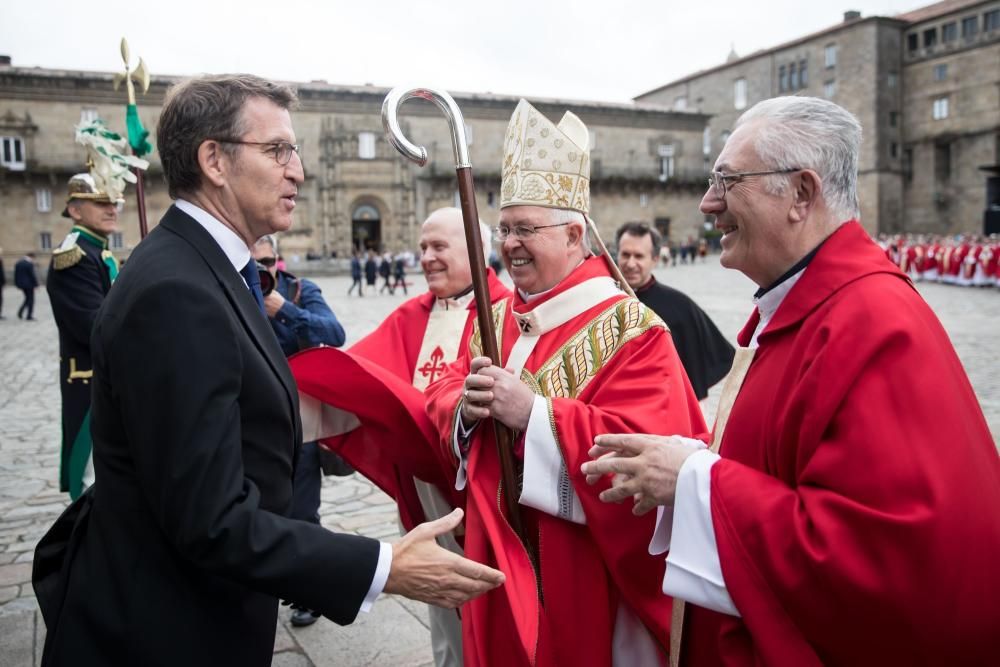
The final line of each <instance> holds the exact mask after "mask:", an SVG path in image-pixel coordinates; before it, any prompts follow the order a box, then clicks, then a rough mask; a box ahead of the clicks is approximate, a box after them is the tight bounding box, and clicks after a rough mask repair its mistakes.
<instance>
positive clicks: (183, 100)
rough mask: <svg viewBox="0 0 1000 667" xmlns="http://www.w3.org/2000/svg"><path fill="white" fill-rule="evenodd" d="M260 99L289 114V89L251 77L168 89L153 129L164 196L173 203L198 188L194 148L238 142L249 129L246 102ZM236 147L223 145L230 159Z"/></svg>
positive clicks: (204, 80) (191, 81)
mask: <svg viewBox="0 0 1000 667" xmlns="http://www.w3.org/2000/svg"><path fill="white" fill-rule="evenodd" d="M254 97H259V98H263V99H266V100H270V101H271V102H273V103H274V104H276V105H277V106H279V107H280V108H282V109H291V108H292V107H293V106H294V105H295V103H296V101H297V97H296V95H295V92H294V91H293V90H292V89H291V88H289V87H288V86H285V85H282V84H277V83H273V82H271V81H268V80H266V79H262V78H260V77H257V76H253V75H251V74H230V75H223V76H205V77H199V78H195V79H188V80H187V81H182V82H181V83H178V84H177V85H175V86H173V87H172V88H171V89H170V90H169V91H168V92H167V99H166V101H165V102H164V104H163V110H162V112H161V113H160V121H159V123H158V124H157V128H156V143H157V149H158V150H159V152H160V163H161V164H162V165H163V176H164V178H166V181H167V191H168V192H169V194H170V196H171V197H172V198H174V199H176V198H177V197H179V196H180V195H182V194H185V193H190V192H195V191H196V190H197V189H198V188H199V187H200V185H201V168H200V167H199V166H198V148H199V147H200V146H201V144H202V142H204V141H207V140H209V139H217V140H227V141H235V140H239V139H240V138H241V137H242V136H243V135H244V134H246V132H247V131H248V129H249V128H247V127H246V125H245V121H244V118H243V107H244V106H245V105H246V103H247V100H249V99H251V98H254ZM239 148H240V145H239V144H227V143H224V144H222V150H223V151H224V152H226V153H227V154H228V155H235V154H236V151H237V150H238V149H239Z"/></svg>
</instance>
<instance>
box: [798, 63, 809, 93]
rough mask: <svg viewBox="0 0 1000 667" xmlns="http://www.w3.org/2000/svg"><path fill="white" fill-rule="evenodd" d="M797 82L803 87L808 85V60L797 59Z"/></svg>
mask: <svg viewBox="0 0 1000 667" xmlns="http://www.w3.org/2000/svg"><path fill="white" fill-rule="evenodd" d="M799 84H801V86H802V87H803V88H805V87H806V86H808V85H809V61H807V60H800V61H799Z"/></svg>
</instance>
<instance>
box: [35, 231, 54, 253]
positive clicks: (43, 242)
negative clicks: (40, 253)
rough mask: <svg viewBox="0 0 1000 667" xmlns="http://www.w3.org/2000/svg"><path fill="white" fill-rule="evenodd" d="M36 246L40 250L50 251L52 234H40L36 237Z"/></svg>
mask: <svg viewBox="0 0 1000 667" xmlns="http://www.w3.org/2000/svg"><path fill="white" fill-rule="evenodd" d="M38 245H39V247H40V248H41V249H42V250H52V234H51V233H50V232H42V233H40V234H39V235H38Z"/></svg>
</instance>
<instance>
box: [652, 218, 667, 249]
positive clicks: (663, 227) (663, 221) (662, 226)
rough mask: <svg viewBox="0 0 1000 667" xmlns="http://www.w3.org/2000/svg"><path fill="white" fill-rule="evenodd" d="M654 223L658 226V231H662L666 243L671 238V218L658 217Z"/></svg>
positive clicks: (661, 234)
mask: <svg viewBox="0 0 1000 667" xmlns="http://www.w3.org/2000/svg"><path fill="white" fill-rule="evenodd" d="M653 225H654V226H655V227H656V231H658V232H660V236H661V237H663V242H664V243H666V242H667V241H669V240H670V218H656V220H654V221H653Z"/></svg>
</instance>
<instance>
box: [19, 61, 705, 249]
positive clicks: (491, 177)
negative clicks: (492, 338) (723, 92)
mask: <svg viewBox="0 0 1000 667" xmlns="http://www.w3.org/2000/svg"><path fill="white" fill-rule="evenodd" d="M111 79H112V75H111V74H110V73H95V72H79V71H63V70H50V69H42V68H18V67H13V66H11V65H10V64H9V63H6V64H3V63H2V62H0V137H2V140H3V142H4V144H3V150H7V148H8V147H10V148H11V149H12V150H10V151H9V152H8V153H7V156H8V157H9V158H10V159H7V160H6V162H5V164H3V165H2V166H0V202H2V203H3V211H4V216H3V218H2V219H0V247H2V248H3V253H4V256H5V258H10V259H11V260H13V259H14V258H16V257H17V256H19V255H20V254H22V253H24V252H26V251H28V250H34V251H35V252H36V253H39V263H40V264H42V265H44V264H45V263H47V253H48V251H50V250H51V249H52V248H53V247H57V246H58V244H59V242H60V241H61V240H62V238H63V236H64V235H65V233H66V231H67V230H68V229H69V226H70V225H69V223H68V221H67V220H66V219H65V218H62V217H60V215H59V214H60V213H61V211H62V208H63V204H64V200H65V193H66V182H67V180H68V179H69V177H70V175H72V174H73V173H76V172H79V171H82V170H83V168H84V165H83V159H84V151H83V149H82V148H81V147H79V146H77V145H75V144H74V142H73V126H74V125H76V124H77V123H79V122H80V120H81V119H83V118H90V117H93V116H97V117H100V118H102V119H104V120H105V121H106V122H107V124H108V125H109V126H110V127H111V128H112V129H116V130H119V131H123V130H124V127H125V118H124V116H125V106H124V99H123V94H122V93H121V92H115V91H114V90H113V89H112V82H111ZM176 80H177V79H176V78H172V77H156V78H154V79H153V81H152V85H151V88H150V90H149V92H148V94H146V95H144V96H141V97H140V98H139V113H140V116H141V118H142V120H143V123H144V124H145V125H146V127H147V129H150V130H151V131H153V133H154V135H155V127H156V123H157V119H158V114H159V110H160V106H161V105H162V102H163V98H164V95H165V93H166V90H167V88H168V87H169V86H170V85H171V84H172V83H174V82H175V81H176ZM292 85H293V86H294V87H295V88H296V90H297V91H298V94H299V98H300V104H299V108H298V109H297V110H296V111H295V112H294V113H293V114H292V121H293V125H294V127H295V131H296V135H297V141H298V142H299V144H300V145H301V147H302V151H301V155H302V159H303V163H304V166H305V173H306V180H305V182H304V183H303V184H302V186H301V187H300V188H299V197H298V202H297V203H298V205H297V207H296V215H295V223H294V226H293V228H292V230H290V231H289V232H288V233H286V234H284V235H283V240H282V253H283V254H284V255H285V256H286V257H294V256H296V255H297V256H299V257H301V258H303V259H304V258H305V257H306V256H307V255H308V256H316V257H318V256H325V257H329V256H330V255H331V254H332V253H334V252H335V253H337V255H338V256H339V257H346V256H348V255H349V254H350V252H351V250H352V248H354V247H362V248H375V249H379V250H382V249H385V250H389V251H393V252H395V251H398V250H401V249H404V248H408V249H412V250H415V249H416V245H417V239H418V236H419V227H420V223H421V222H422V221H423V219H424V218H425V217H426V216H427V215H428V214H429V213H430V212H431V211H432V210H434V209H435V208H438V207H440V206H448V205H454V203H455V200H456V185H455V170H454V158H453V150H452V146H451V139H450V132H449V128H448V126H447V121H446V120H445V118H444V117H443V116H442V115H441V113H440V111H438V110H437V108H436V107H435V106H433V105H431V104H428V103H425V102H422V101H420V100H414V101H410V102H407V103H406V104H405V105H404V106H403V108H402V109H401V114H400V115H401V119H402V124H403V126H404V130H405V132H406V133H407V136H408V137H409V138H410V139H411V141H413V142H415V143H418V144H421V145H425V146H426V147H427V149H428V151H429V154H430V155H429V157H430V160H429V163H428V164H427V165H426V166H425V167H423V168H420V167H417V166H416V165H414V164H411V163H409V162H407V161H405V160H404V159H403V158H402V157H401V156H400V155H399V154H398V153H397V152H396V151H395V150H394V149H393V148H392V147H391V146H390V145H389V144H388V142H387V141H386V140H385V137H384V135H383V130H382V124H381V116H380V112H381V105H382V101H383V99H384V97H385V94H386V93H387V92H388V91H387V90H386V89H384V88H377V87H372V86H339V85H330V84H326V83H323V82H313V83H293V84H292ZM454 97H455V99H456V101H457V102H458V104H459V106H460V108H461V109H462V111H463V114H464V115H465V123H466V134H467V137H468V138H469V140H470V142H471V143H470V153H471V158H472V164H473V170H474V173H475V176H476V190H477V193H476V194H477V203H478V207H479V212H480V216H481V217H482V219H483V220H484V222H486V223H487V224H490V225H493V224H496V222H497V219H498V217H499V208H498V205H499V189H500V163H501V156H502V143H503V136H504V132H505V130H506V126H507V122H508V120H509V118H510V115H511V113H512V112H513V110H514V107H515V106H516V104H517V101H518V100H517V98H516V97H509V96H497V95H490V94H454ZM531 102H532V103H533V104H534V105H535V106H536V107H537V108H538V109H539V111H541V112H542V113H544V114H546V115H547V116H549V117H550V118H552V119H553V120H554V121H558V119H559V117H561V115H562V113H563V112H564V111H566V110H571V111H573V112H574V113H576V114H577V115H578V116H580V118H581V119H582V120H583V121H584V123H586V124H587V126H588V128H589V129H590V133H591V143H592V146H593V149H592V153H591V162H592V173H591V177H592V182H591V192H592V211H591V215H592V217H593V218H594V220H595V221H596V222H597V223H598V226H599V227H600V229H601V231H602V235H605V236H610V235H611V234H612V233H613V231H614V229H615V228H616V227H617V226H618V225H619V224H621V223H623V222H626V221H630V220H643V221H647V222H649V223H650V224H656V225H658V226H659V227H660V228H661V230H663V231H665V232H667V233H668V235H669V237H670V238H672V239H674V240H675V241H679V240H684V239H686V238H687V237H689V236H697V235H698V234H700V232H701V231H702V229H703V223H704V219H703V216H702V215H701V214H700V213H699V212H698V202H699V200H700V198H701V196H702V194H703V192H704V182H705V176H706V172H705V159H704V155H703V153H702V136H703V131H704V128H705V124H706V121H707V116H705V115H704V114H700V113H697V112H693V111H674V110H670V109H663V108H662V107H659V106H655V105H644V104H607V103H601V102H578V101H573V102H565V101H561V100H544V99H543V100H538V99H533V100H531ZM13 149H16V151H15V150H13ZM148 157H149V158H150V161H151V165H150V169H149V172H148V174H147V177H146V202H147V210H148V217H149V221H150V225H151V226H152V225H155V223H156V221H158V220H159V218H160V216H162V214H163V213H164V211H166V209H167V208H168V207H169V205H170V200H169V198H168V196H167V192H166V187H165V185H164V184H163V180H162V169H161V167H160V164H159V162H158V158H157V155H156V153H155V151H154V153H153V154H152V155H151V156H148ZM132 192H133V189H132V188H131V187H130V189H129V193H128V195H127V196H128V198H129V201H128V202H127V204H126V207H125V211H124V212H123V214H122V216H121V224H120V227H121V231H120V233H119V234H116V236H115V237H114V238H113V239H112V246H113V247H114V249H115V251H116V252H118V253H119V254H121V255H122V256H123V257H124V256H127V255H128V253H129V251H130V249H131V248H133V247H135V245H136V244H137V243H138V242H139V233H138V218H137V214H136V206H135V202H134V195H132ZM8 264H12V262H9V263H8Z"/></svg>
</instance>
